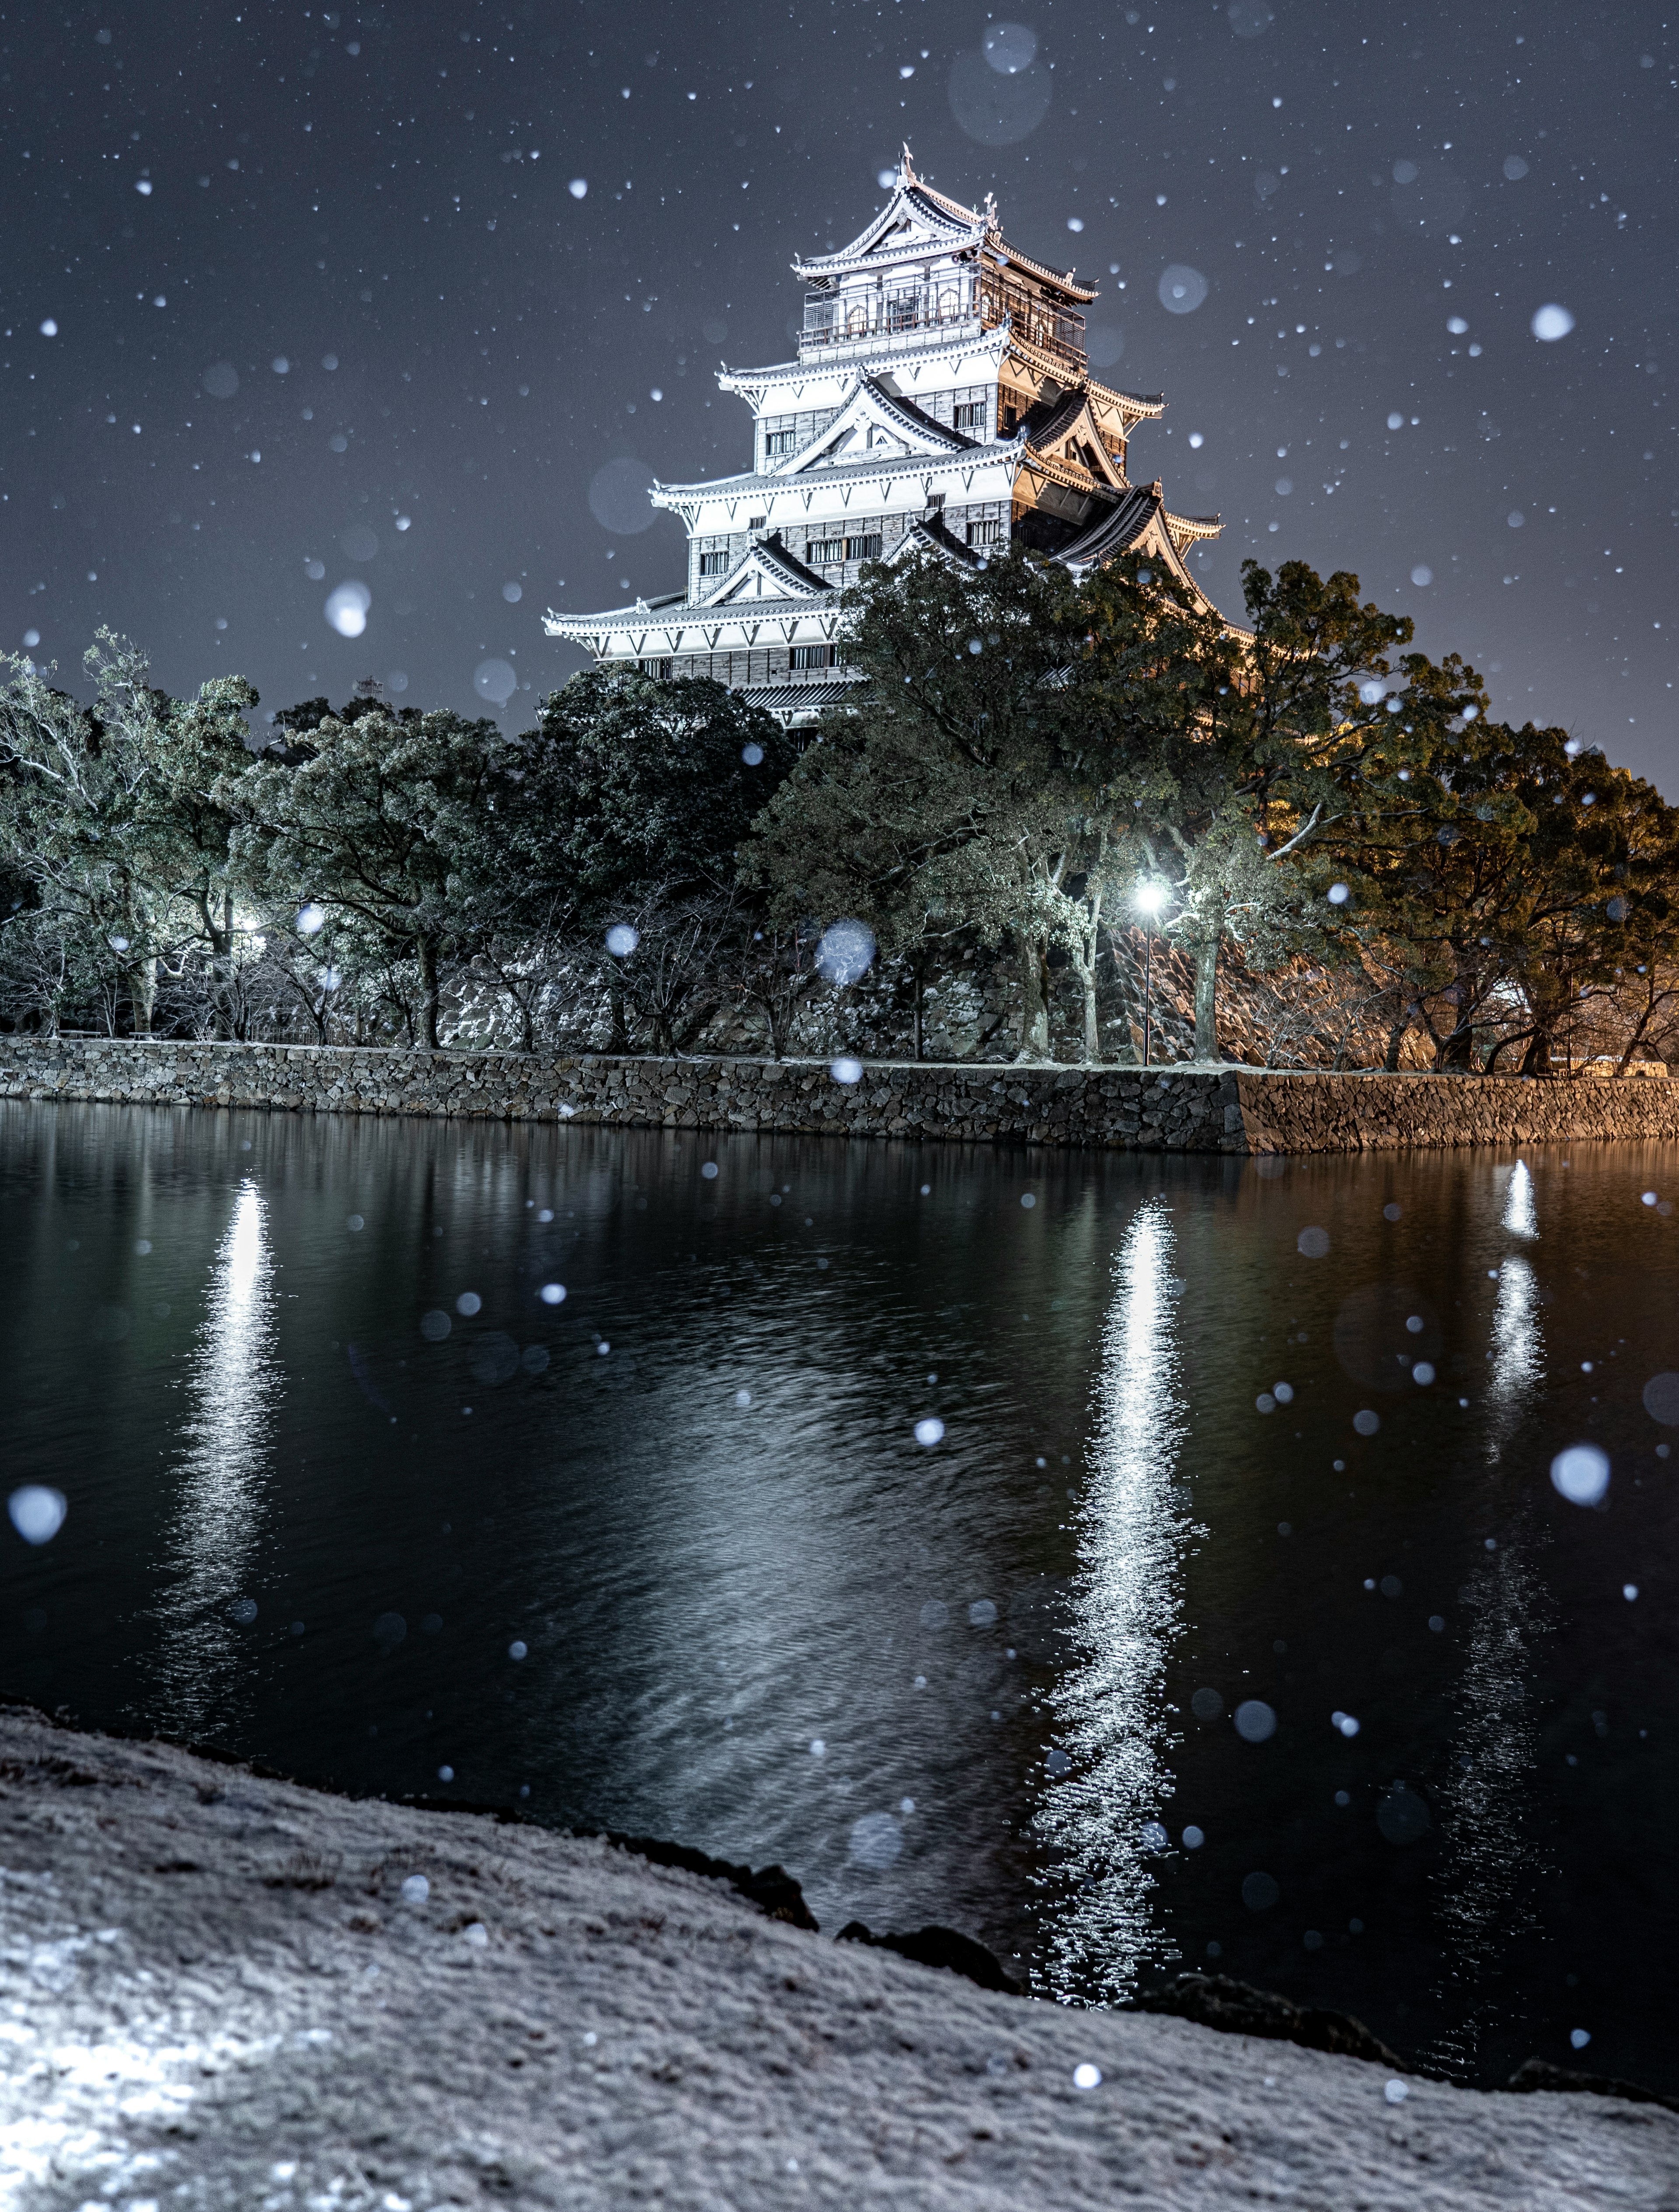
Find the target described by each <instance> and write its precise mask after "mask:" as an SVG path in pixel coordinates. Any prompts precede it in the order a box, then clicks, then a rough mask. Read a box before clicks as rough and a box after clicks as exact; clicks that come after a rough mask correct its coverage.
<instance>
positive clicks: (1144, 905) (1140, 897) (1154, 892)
mask: <svg viewBox="0 0 1679 2212" xmlns="http://www.w3.org/2000/svg"><path fill="white" fill-rule="evenodd" d="M1132 896H1133V903H1134V904H1135V906H1136V908H1137V909H1138V911H1139V912H1140V913H1142V914H1146V915H1157V914H1159V911H1160V908H1162V907H1163V906H1164V905H1165V902H1166V887H1165V884H1138V885H1137V888H1136V890H1135V892H1134V893H1133V895H1132Z"/></svg>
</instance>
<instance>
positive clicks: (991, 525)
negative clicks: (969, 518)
mask: <svg viewBox="0 0 1679 2212" xmlns="http://www.w3.org/2000/svg"><path fill="white" fill-rule="evenodd" d="M1002 542H1003V526H1002V525H1001V522H995V521H992V522H970V524H969V525H968V543H969V544H970V545H1001V544H1002Z"/></svg>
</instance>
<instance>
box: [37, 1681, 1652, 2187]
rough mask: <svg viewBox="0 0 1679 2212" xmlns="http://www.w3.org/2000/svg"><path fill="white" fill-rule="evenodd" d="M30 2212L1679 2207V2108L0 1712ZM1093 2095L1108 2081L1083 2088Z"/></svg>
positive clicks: (568, 1841)
mask: <svg viewBox="0 0 1679 2212" xmlns="http://www.w3.org/2000/svg"><path fill="white" fill-rule="evenodd" d="M0 1865H3V1869H4V1872H3V1875H0V1911H3V1920H4V1925H3V1931H0V1958H3V1965H4V1973H5V1982H6V1986H5V1989H4V1990H3V1992H0V2104H3V2112H0V2206H3V2207H5V2208H7V2212H11V2209H12V2208H16V2212H47V2208H52V2212H60V2208H62V2212H79V2208H82V2207H84V2206H87V2205H89V2204H97V2205H115V2206H117V2207H119V2208H122V2212H144V2208H151V2207H155V2208H157V2212H163V2209H164V2208H166V2207H169V2206H173V2205H184V2206H190V2207H192V2208H193V2212H222V2208H227V2212H234V2208H237V2209H238V2212H259V2208H260V2212H290V2208H293V2207H295V2208H298V2212H304V2208H315V2207H319V2208H323V2212H324V2208H327V2207H331V2208H335V2212H336V2208H341V2207H342V2208H348V2207H358V2208H359V2207H368V2208H374V2207H380V2208H385V2212H420V2208H428V2212H429V2208H435V2207H441V2206H444V2205H460V2204H465V2205H473V2206H480V2205H482V2206H488V2205H490V2204H491V2203H495V2204H498V2205H508V2204H514V2205H531V2206H538V2205H554V2206H560V2205H563V2206H566V2207H568V2208H593V2207H601V2208H606V2207H611V2208H613V2212H623V2208H625V2207H629V2206H634V2205H638V2204H648V2203H660V2204H663V2205H666V2206H671V2207H680V2208H684V2212H687V2208H713V2207H715V2208H717V2212H752V2208H757V2207H759V2206H770V2205H774V2206H776V2207H778V2208H779V2207H788V2206H798V2205H800V2204H823V2205H833V2206H840V2205H844V2206H847V2207H855V2206H858V2205H871V2204H879V2205H891V2206H894V2207H906V2208H907V2207H916V2208H922V2207H928V2208H942V2207H950V2208H956V2207H961V2208H964V2212H965V2208H974V2212H977V2209H978V2208H982V2207H992V2206H995V2207H997V2208H999V2212H1002V2208H1005V2207H1006V2208H1007V2209H1008V2212H1019V2208H1021V2207H1023V2206H1045V2207H1055V2208H1056V2212H1068V2208H1074V2207H1081V2206H1097V2205H1119V2204H1125V2205H1133V2206H1142V2207H1148V2208H1153V2207H1176V2206H1184V2207H1197V2208H1199V2207H1207V2206H1225V2205H1237V2204H1241V2205H1244V2206H1248V2205H1251V2204H1252V2203H1256V2202H1260V2203H1283V2204H1288V2205H1293V2206H1311V2207H1322V2208H1323V2212H1351V2208H1354V2207H1366V2208H1387V2207H1392V2208H1394V2212H1436V2208H1445V2207H1456V2206H1470V2205H1474V2206H1483V2205H1486V2206H1492V2205H1498V2206H1509V2207H1511V2208H1512V2212H1515V2209H1516V2208H1519V2212H1548V2208H1552V2207H1556V2208H1560V2207H1564V2206H1566V2207H1569V2208H1571V2212H1575V2209H1576V2208H1579V2212H1583V2208H1586V2207H1596V2206H1600V2205H1603V2204H1606V2203H1615V2204H1616V2205H1618V2206H1624V2207H1641V2206H1649V2207H1652V2208H1654V2207H1658V2206H1666V2207H1672V2206H1674V2205H1676V2204H1679V2195H1676V2190H1679V2117H1676V2116H1675V2115H1673V2114H1672V2113H1670V2112H1665V2111H1663V2110H1660V2109H1658V2108H1656V2107H1652V2106H1642V2105H1630V2104H1622V2103H1618V2102H1615V2101H1612V2100H1608V2099H1604V2098H1598V2097H1593V2096H1583V2095H1536V2096H1515V2095H1510V2094H1498V2095H1480V2094H1475V2093H1469V2092H1466V2091H1462V2090H1457V2089H1451V2088H1447V2087H1443V2086H1440V2085H1439V2084H1436V2083H1433V2082H1430V2081H1422V2080H1420V2079H1417V2078H1415V2077H1413V2078H1412V2079H1411V2080H1409V2081H1408V2082H1407V2083H1405V2084H1404V2085H1403V2086H1404V2087H1405V2089H1406V2092H1407V2093H1406V2094H1405V2095H1404V2097H1403V2099H1402V2101H1398V2102H1393V2101H1390V2095H1391V2094H1394V2093H1396V2091H1394V2090H1392V2089H1390V2085H1391V2084H1392V2083H1393V2081H1394V2077H1393V2075H1392V2074H1391V2071H1390V2069H1388V2068H1386V2067H1383V2066H1378V2065H1369V2064H1366V2063H1360V2061H1358V2060H1355V2059H1351V2058H1342V2057H1328V2056H1325V2055H1323V2054H1321V2053H1319V2052H1316V2051H1303V2050H1299V2049H1297V2048H1295V2047H1293V2046H1292V2045H1287V2044H1280V2043H1274V2042H1259V2041H1255V2040H1251V2039H1248V2038H1246V2037H1243V2036H1238V2035H1222V2034H1218V2033H1214V2032H1213V2031H1212V2030H1210V2029H1208V2028H1204V2027H1195V2026H1192V2025H1190V2024H1189V2023H1188V2022H1186V2021H1177V2020H1170V2019H1159V2018H1153V2017H1146V2016H1143V2015H1116V2014H1106V2015H1100V2014H1092V2013H1078V2012H1072V2011H1067V2010H1063V2009H1061V2008H1056V2007H1055V2006H1052V2005H1046V2004H1038V2003H1033V2002H1028V2001H1026V2000H1025V1999H1022V1998H1019V1997H1011V1996H1003V1995H999V1994H993V1993H990V1992H989V1991H986V1990H981V1989H978V1988H976V1987H975V1986H974V1985H973V1984H971V1983H970V1982H967V1981H964V1980H960V1979H958V1978H957V1977H956V1976H955V1975H953V1974H950V1973H946V1972H940V1971H938V1970H935V1969H933V1968H929V1967H926V1966H915V1965H911V1964H909V1963H908V1962H906V1961H904V1960H901V1959H898V1958H896V1957H893V1956H892V1955H891V1954H887V1953H885V1952H882V1951H879V1950H874V1949H869V1948H864V1947H863V1946H861V1944H855V1943H847V1944H840V1945H836V1944H832V1943H830V1942H827V1941H826V1940H825V1939H824V1938H823V1937H821V1936H816V1935H812V1934H811V1933H809V1932H807V1931H806V1930H804V1929H799V1928H795V1927H793V1926H790V1925H788V1924H787V1923H784V1922H780V1921H776V1920H772V1919H768V1918H766V1917H763V1914H762V1913H760V1912H758V1911H755V1910H754V1909H753V1907H752V1906H751V1905H749V1904H748V1903H746V1902H745V1901H744V1900H743V1899H741V1898H740V1897H739V1896H738V1895H736V1894H735V1893H734V1892H733V1890H732V1889H730V1888H729V1887H727V1886H726V1885H725V1884H723V1883H721V1882H719V1881H707V1880H704V1879H702V1878H701V1877H699V1876H697V1875H693V1874H690V1873H685V1872H683V1871H680V1870H677V1869H666V1868H659V1867H654V1866H650V1865H649V1864H648V1863H646V1862H645V1861H644V1860H642V1859H639V1858H636V1857H631V1856H630V1855H628V1854H627V1853H625V1852H624V1851H622V1850H616V1849H614V1848H612V1847H611V1846H610V1845H608V1844H605V1843H603V1842H600V1841H595V1840H581V1839H575V1838H569V1837H565V1836H557V1835H552V1834H550V1833H547V1832H544V1831H541V1830H538V1829H534V1828H527V1827H518V1826H502V1825H499V1824H498V1823H497V1822H496V1820H492V1819H490V1818H484V1817H471V1816H468V1815H465V1814H449V1813H431V1812H422V1811H416V1810H411V1809H408V1808H401V1807H398V1806H393V1805H389V1804H385V1803H382V1802H366V1801H352V1800H347V1799H343V1798H337V1797H332V1796H325V1795H323V1794H320V1793H319V1792H315V1791H312V1790H304V1789H301V1788H299V1787H297V1786H295V1785H294V1784H289V1783H286V1782H282V1781H277V1780H274V1779H271V1778H268V1777H266V1776H264V1775H261V1774H259V1773H252V1772H251V1771H248V1770H246V1769H244V1768H240V1767H233V1766H225V1765H215V1764H212V1763H210V1762H208V1761H206V1760H204V1759H198V1758H194V1757H192V1756H191V1755H189V1754H188V1753H184V1752H181V1751H178V1750H173V1749H171V1748H168V1747H163V1746H160V1745H155V1744H131V1743H124V1742H117V1741H112V1740H110V1739H108V1738H104V1737H100V1736H92V1735H79V1734H73V1733H70V1732H68V1731H65V1730H62V1729H55V1728H52V1727H51V1726H49V1725H48V1724H47V1723H46V1722H44V1721H43V1720H42V1719H41V1718H40V1717H39V1716H38V1715H35V1714H33V1713H29V1712H27V1711H17V1710H12V1711H0ZM1079 2069H1098V2070H1099V2075H1100V2079H1099V2081H1098V2082H1097V2083H1096V2084H1095V2086H1092V2087H1079V2086H1077V2083H1078V2081H1080V2080H1084V2081H1090V2080H1091V2079H1092V2076H1091V2074H1090V2072H1089V2071H1088V2070H1086V2071H1084V2072H1083V2073H1080V2071H1079Z"/></svg>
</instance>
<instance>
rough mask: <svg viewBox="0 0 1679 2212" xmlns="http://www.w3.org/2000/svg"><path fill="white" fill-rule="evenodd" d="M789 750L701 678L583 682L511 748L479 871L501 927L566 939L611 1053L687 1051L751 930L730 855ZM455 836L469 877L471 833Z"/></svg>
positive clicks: (547, 705)
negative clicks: (606, 1014) (645, 1048)
mask: <svg viewBox="0 0 1679 2212" xmlns="http://www.w3.org/2000/svg"><path fill="white" fill-rule="evenodd" d="M797 744H798V741H797V740H796V739H795V738H793V737H792V736H790V735H789V734H788V732H786V731H784V730H783V729H782V727H781V726H780V724H779V723H777V722H776V720H775V719H774V717H773V716H771V715H769V714H764V713H763V710H762V709H761V708H757V707H754V706H752V705H751V703H750V702H748V701H746V700H745V699H743V698H742V697H741V696H740V695H739V693H738V692H733V691H729V690H726V689H725V688H724V687H723V686H722V685H721V684H714V683H712V682H711V681H710V679H709V678H701V677H678V678H653V677H647V676H642V675H641V674H639V673H636V674H623V675H617V674H612V675H608V674H602V673H600V672H598V671H588V672H586V673H584V674H582V675H580V676H575V677H573V678H572V679H571V681H570V682H569V684H565V685H564V686H563V688H562V689H561V690H558V691H557V692H555V693H553V694H552V695H551V696H550V698H548V699H547V700H546V701H545V702H544V705H543V708H542V710H541V714H540V717H539V720H538V726H537V727H536V729H535V730H533V731H530V732H526V733H525V734H524V735H523V736H521V737H520V738H516V739H514V740H513V741H511V744H510V745H509V748H508V753H507V755H506V757H504V759H503V760H502V762H501V763H499V764H498V770H497V781H496V794H495V812H494V818H493V826H492V825H491V823H490V817H483V821H482V823H481V824H480V827H481V828H483V827H491V828H492V834H493V836H494V840H495V843H496V868H495V871H494V872H493V873H494V875H495V879H496V881H497V882H498V884H500V885H501V886H502V893H503V896H504V899H505V905H504V909H503V910H504V913H505V915H506V918H507V921H508V924H509V925H510V926H511V927H516V928H518V929H520V930H521V931H525V932H529V931H532V930H534V929H538V928H544V929H546V930H548V931H550V932H551V933H553V934H555V935H556V936H558V935H560V934H562V933H563V935H564V936H566V937H567V938H569V941H570V943H571V945H572V946H573V948H574V957H575V959H577V960H578V961H579V962H581V963H583V964H584V965H585V967H586V968H587V969H588V970H589V971H590V972H591V973H593V975H594V977H595V978H596V980H597V982H598V984H599V988H600V990H601V992H602V994H603V995H604V996H605V1000H606V1002H607V1005H608V1007H609V1009H610V1014H611V1042H612V1046H613V1048H614V1049H616V1050H620V1051H627V1050H629V1049H630V1046H631V1043H632V1042H633V1038H632V1032H634V1033H635V1034H636V1035H639V1036H643V1037H645V1038H646V1039H647V1040H648V1042H650V1043H651V1045H652V1048H653V1049H654V1050H655V1051H658V1052H670V1053H676V1052H683V1051H685V1050H687V1049H688V1048H689V1047H690V1045H691V1044H692V1043H693V1042H694V1040H695V1038H696V1037H697V1036H698V1035H699V1034H700V1033H701V1031H702V1030H703V1029H704V1027H705V1025H706V1024H707V1023H708V1022H709V1020H710V1019H711V1018H712V1017H713V1016H714V1015H715V1013H716V1012H717V1011H718V1008H719V1007H720V1006H721V1004H722V1003H723V1000H724V999H725V997H726V996H727V994H728V991H729V981H728V979H729V977H730V975H732V973H733V969H734V968H735V966H736V965H737V963H738V962H739V957H740V951H741V946H742V944H743V942H750V940H751V932H752V930H753V928H754V927H755V926H756V921H757V913H756V909H755V908H754V906H753V903H752V902H751V900H750V899H749V898H746V897H744V896H742V894H741V893H740V891H739V889H738V888H737V885H736V880H735V876H736V869H735V854H736V849H737V848H738V847H739V845H740V843H741V842H742V840H743V839H744V838H745V835H746V832H747V829H748V827H749V825H750V824H751V820H752V817H753V816H754V815H755V814H756V812H757V810H758V808H759V807H760V805H762V804H763V799H765V797H766V796H767V795H768V794H769V793H770V792H772V791H773V790H774V789H775V787H776V784H777V783H778V781H780V780H781V778H782V776H783V775H785V774H786V772H787V770H788V768H789V767H790V766H791V765H792V763H793V762H794V758H795V757H796V755H797ZM461 833H462V847H463V851H464V852H466V853H467V857H466V858H465V860H464V862H463V866H464V871H465V874H466V875H467V876H468V877H469V878H471V877H472V876H473V875H474V873H475V864H474V862H473V860H471V854H470V850H469V849H468V848H471V837H472V835H473V832H472V830H471V825H469V824H466V823H462V824H461ZM471 849H476V848H471ZM612 945H618V946H620V947H623V948H624V949H622V950H620V951H613V950H612V949H611V946H612Z"/></svg>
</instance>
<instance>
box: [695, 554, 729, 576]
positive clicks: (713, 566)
mask: <svg viewBox="0 0 1679 2212" xmlns="http://www.w3.org/2000/svg"><path fill="white" fill-rule="evenodd" d="M728 565H729V556H728V555H727V552H722V553H702V554H701V556H700V574H701V575H703V576H721V575H726V574H727V572H728Z"/></svg>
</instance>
